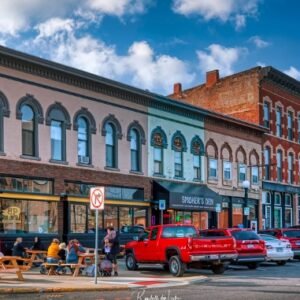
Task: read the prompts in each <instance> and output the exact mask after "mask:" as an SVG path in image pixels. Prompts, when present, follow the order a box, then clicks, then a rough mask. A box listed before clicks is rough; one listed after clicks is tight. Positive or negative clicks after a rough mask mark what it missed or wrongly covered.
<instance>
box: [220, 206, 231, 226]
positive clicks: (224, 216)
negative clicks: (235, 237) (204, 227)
mask: <svg viewBox="0 0 300 300" xmlns="http://www.w3.org/2000/svg"><path fill="white" fill-rule="evenodd" d="M228 216H229V214H228V208H223V209H222V210H221V211H220V212H219V214H218V227H219V228H228V227H229V224H228Z"/></svg>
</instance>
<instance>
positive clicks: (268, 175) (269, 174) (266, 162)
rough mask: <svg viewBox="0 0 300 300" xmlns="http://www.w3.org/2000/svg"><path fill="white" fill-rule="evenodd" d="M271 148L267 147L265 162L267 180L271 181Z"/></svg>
mask: <svg viewBox="0 0 300 300" xmlns="http://www.w3.org/2000/svg"><path fill="white" fill-rule="evenodd" d="M270 155H271V149H270V147H266V148H265V150H264V161H265V180H270V178H271V169H270Z"/></svg>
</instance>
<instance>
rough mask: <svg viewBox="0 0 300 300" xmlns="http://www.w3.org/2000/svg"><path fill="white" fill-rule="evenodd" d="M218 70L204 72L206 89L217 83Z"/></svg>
mask: <svg viewBox="0 0 300 300" xmlns="http://www.w3.org/2000/svg"><path fill="white" fill-rule="evenodd" d="M219 78H220V77H219V70H213V71H209V72H206V87H207V88H210V87H212V86H213V85H215V84H216V83H217V82H218V81H219Z"/></svg>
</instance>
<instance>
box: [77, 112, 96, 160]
mask: <svg viewBox="0 0 300 300" xmlns="http://www.w3.org/2000/svg"><path fill="white" fill-rule="evenodd" d="M73 129H74V130H75V131H77V156H78V163H79V164H83V165H90V164H91V163H92V134H95V133H96V122H95V119H94V117H93V115H92V114H91V113H90V112H89V111H88V109H87V108H85V107H82V108H81V109H80V110H79V111H78V112H77V113H76V114H75V116H74V119H73Z"/></svg>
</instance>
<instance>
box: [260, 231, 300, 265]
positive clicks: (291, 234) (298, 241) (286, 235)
mask: <svg viewBox="0 0 300 300" xmlns="http://www.w3.org/2000/svg"><path fill="white" fill-rule="evenodd" d="M259 233H260V234H269V235H272V236H274V237H276V238H278V239H280V240H287V241H289V242H290V244H291V247H292V251H293V252H294V258H297V259H300V229H293V228H280V229H267V230H261V231H259Z"/></svg>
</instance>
